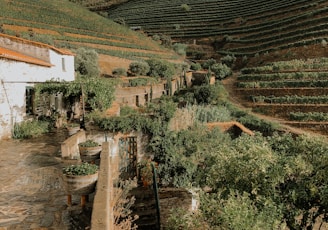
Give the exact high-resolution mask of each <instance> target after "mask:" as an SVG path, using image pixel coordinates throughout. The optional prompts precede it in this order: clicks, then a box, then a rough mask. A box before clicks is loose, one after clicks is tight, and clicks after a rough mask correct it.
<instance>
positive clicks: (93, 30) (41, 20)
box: [0, 0, 179, 71]
mask: <svg viewBox="0 0 328 230" xmlns="http://www.w3.org/2000/svg"><path fill="white" fill-rule="evenodd" d="M0 5H1V11H0V26H1V28H0V29H1V32H3V33H7V34H11V35H16V36H21V37H24V38H28V39H32V40H38V41H42V42H47V43H50V44H51V43H53V44H54V45H56V46H58V47H67V48H73V49H74V48H77V47H81V46H82V47H88V48H92V49H95V50H96V51H97V52H98V53H99V54H101V55H103V56H102V58H101V60H102V61H103V63H102V64H103V68H104V69H106V68H107V67H108V66H106V65H113V61H112V60H113V58H111V60H110V61H107V60H106V57H109V56H110V57H116V59H115V60H114V61H116V62H117V65H123V64H124V62H125V61H126V60H135V59H144V58H150V57H154V58H162V59H169V60H177V59H178V58H179V57H178V56H177V55H176V54H175V53H173V52H172V51H170V50H167V49H164V48H163V47H161V46H159V44H158V43H156V42H154V41H152V39H150V38H148V37H147V36H144V35H142V34H140V33H136V32H133V31H131V30H130V29H128V28H126V27H123V26H121V25H118V24H116V23H114V22H112V21H110V20H108V19H106V18H104V17H101V16H99V15H98V14H96V13H92V12H90V11H88V10H87V9H85V8H83V7H81V6H79V5H77V4H75V3H72V2H69V1H68V0H56V1H52V0H43V1H29V0H17V1H16V0H15V1H11V0H0ZM113 68H115V66H114V67H113ZM108 71H110V69H108Z"/></svg>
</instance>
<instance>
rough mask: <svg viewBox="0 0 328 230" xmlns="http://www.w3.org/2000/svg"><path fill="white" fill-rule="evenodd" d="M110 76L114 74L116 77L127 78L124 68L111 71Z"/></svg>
mask: <svg viewBox="0 0 328 230" xmlns="http://www.w3.org/2000/svg"><path fill="white" fill-rule="evenodd" d="M112 74H114V75H116V76H127V72H126V69H124V68H116V69H113V71H112Z"/></svg>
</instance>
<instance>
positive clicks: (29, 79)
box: [0, 50, 75, 139]
mask: <svg viewBox="0 0 328 230" xmlns="http://www.w3.org/2000/svg"><path fill="white" fill-rule="evenodd" d="M62 58H64V59H65V71H63V67H62ZM50 62H51V64H53V65H54V66H52V67H44V66H38V65H33V64H28V63H25V62H18V61H12V60H8V59H0V139H2V138H6V137H10V136H11V129H12V125H13V122H21V121H23V120H24V117H25V116H26V113H25V106H26V105H25V89H26V86H34V85H35V83H38V82H45V81H47V80H51V79H56V80H65V81H73V80H74V76H75V75H74V74H75V73H74V56H71V55H59V54H58V53H56V52H54V51H52V50H50Z"/></svg>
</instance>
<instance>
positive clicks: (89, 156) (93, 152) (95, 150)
mask: <svg viewBox="0 0 328 230" xmlns="http://www.w3.org/2000/svg"><path fill="white" fill-rule="evenodd" d="M101 149H102V146H101V145H99V146H95V147H83V146H79V151H80V157H81V160H82V161H83V162H88V163H90V162H91V163H94V162H95V160H97V159H99V158H100V152H101Z"/></svg>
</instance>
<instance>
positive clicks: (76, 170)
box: [62, 162, 98, 176]
mask: <svg viewBox="0 0 328 230" xmlns="http://www.w3.org/2000/svg"><path fill="white" fill-rule="evenodd" d="M62 171H63V174H65V175H72V176H84V175H92V174H95V173H96V172H97V171H98V166H97V165H95V164H89V163H87V162H85V163H82V164H79V165H69V166H67V167H64V168H63V169H62Z"/></svg>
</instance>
